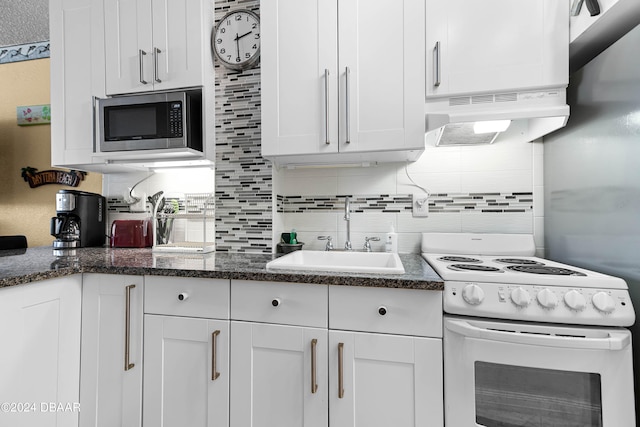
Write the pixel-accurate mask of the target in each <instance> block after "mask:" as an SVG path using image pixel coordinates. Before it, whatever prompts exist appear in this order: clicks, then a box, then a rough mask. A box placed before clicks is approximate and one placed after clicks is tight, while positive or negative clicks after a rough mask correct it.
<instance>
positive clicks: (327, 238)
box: [318, 236, 333, 251]
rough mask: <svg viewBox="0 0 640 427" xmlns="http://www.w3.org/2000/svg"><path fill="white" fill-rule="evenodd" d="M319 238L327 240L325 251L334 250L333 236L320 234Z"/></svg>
mask: <svg viewBox="0 0 640 427" xmlns="http://www.w3.org/2000/svg"><path fill="white" fill-rule="evenodd" d="M318 240H326V241H327V244H326V245H325V246H324V250H325V251H332V250H333V242H332V241H331V236H318Z"/></svg>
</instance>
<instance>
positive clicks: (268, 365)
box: [231, 280, 444, 427]
mask: <svg viewBox="0 0 640 427" xmlns="http://www.w3.org/2000/svg"><path fill="white" fill-rule="evenodd" d="M327 292H328V298H327ZM231 295H232V300H231V318H232V319H233V320H232V322H231V335H232V339H231V360H232V363H231V377H232V378H233V381H232V382H231V426H232V427H240V426H243V427H245V426H255V427H271V426H274V425H278V426H282V427H288V426H305V427H307V426H314V427H315V426H325V427H326V426H327V425H328V426H330V427H378V426H379V427H382V426H385V427H386V426H389V425H393V426H399V427H427V426H428V427H432V426H440V427H441V426H443V425H444V421H443V377H442V366H443V365H442V296H441V293H440V292H428V291H422V290H407V289H386V288H366V287H351V286H330V287H325V286H321V285H307V284H292V283H273V282H250V281H235V280H234V281H232V283H231ZM327 315H328V318H327ZM327 321H328V327H329V330H328V331H327V329H326V325H327ZM314 384H315V385H317V388H316V387H314ZM340 390H341V391H340ZM327 414H328V415H327Z"/></svg>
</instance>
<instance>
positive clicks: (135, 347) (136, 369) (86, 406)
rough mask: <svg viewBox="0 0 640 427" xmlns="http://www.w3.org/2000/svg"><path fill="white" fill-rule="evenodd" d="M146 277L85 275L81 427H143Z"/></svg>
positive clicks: (83, 291) (83, 292)
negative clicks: (143, 344)
mask: <svg viewBox="0 0 640 427" xmlns="http://www.w3.org/2000/svg"><path fill="white" fill-rule="evenodd" d="M143 284H144V278H143V277H142V276H127V275H115V274H85V275H84V276H83V285H82V286H83V290H82V352H81V375H80V403H81V405H82V411H81V412H80V426H81V427H110V426H122V427H140V425H141V423H142V303H143V297H142V295H143Z"/></svg>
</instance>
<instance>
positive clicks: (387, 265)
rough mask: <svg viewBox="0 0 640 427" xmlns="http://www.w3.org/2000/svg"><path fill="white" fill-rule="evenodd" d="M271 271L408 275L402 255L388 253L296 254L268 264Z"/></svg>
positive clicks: (333, 252) (302, 252) (338, 252)
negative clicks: (405, 273) (405, 271)
mask: <svg viewBox="0 0 640 427" xmlns="http://www.w3.org/2000/svg"><path fill="white" fill-rule="evenodd" d="M267 269H268V270H310V271H337V272H345V273H376V274H404V266H403V265H402V262H401V261H400V257H399V256H398V254H396V253H387V252H350V251H295V252H291V253H290V254H287V255H283V256H281V257H280V258H277V259H274V260H273V261H271V262H268V263H267Z"/></svg>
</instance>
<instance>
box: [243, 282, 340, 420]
mask: <svg viewBox="0 0 640 427" xmlns="http://www.w3.org/2000/svg"><path fill="white" fill-rule="evenodd" d="M327 292H328V287H327V286H326V285H317V284H295V283H279V282H252V281H247V280H232V281H231V318H232V322H231V335H232V339H231V360H232V363H231V378H233V381H232V382H231V426H232V427H272V426H280V427H289V426H291V427H293V426H305V427H326V426H327V422H328V406H327V398H328V388H327V383H328V380H327V339H328V334H327V319H328V318H327V316H328V311H327V304H328V298H327ZM258 322H260V323H258Z"/></svg>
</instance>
